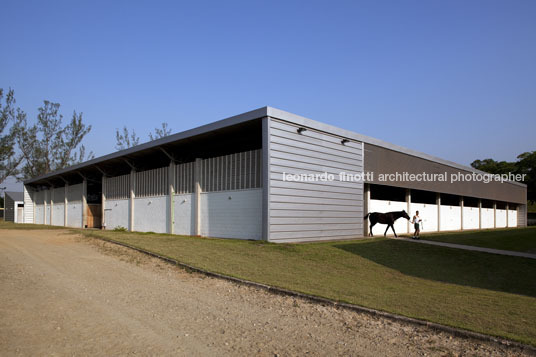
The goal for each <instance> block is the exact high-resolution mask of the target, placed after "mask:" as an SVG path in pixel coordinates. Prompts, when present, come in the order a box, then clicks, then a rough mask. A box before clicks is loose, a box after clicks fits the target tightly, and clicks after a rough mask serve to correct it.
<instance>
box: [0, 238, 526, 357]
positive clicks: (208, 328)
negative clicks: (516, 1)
mask: <svg viewBox="0 0 536 357" xmlns="http://www.w3.org/2000/svg"><path fill="white" fill-rule="evenodd" d="M526 353H527V352H524V351H522V350H519V349H515V348H508V347H506V346H499V345H496V344H493V343H484V342H481V341H475V340H471V339H464V338H459V337H455V336H452V335H449V334H447V333H438V332H436V331H434V330H430V329H428V328H425V327H417V326H413V325H410V324H404V323H400V322H393V321H390V320H386V319H382V318H377V317H372V316H370V315H368V314H362V313H356V312H352V311H348V310H344V309H337V308H334V307H331V306H322V305H319V304H314V303H310V302H306V301H302V300H299V299H294V298H291V297H285V296H279V295H273V294H270V293H268V292H266V291H263V290H259V289H256V288H251V287H246V286H242V285H238V284H234V283H231V282H228V281H224V280H221V279H215V278H208V277H205V276H204V275H201V274H195V273H188V272H186V271H184V270H182V269H180V268H177V267H174V266H172V265H169V264H167V263H165V262H162V261H161V260H158V259H156V258H151V257H148V256H146V255H144V254H141V253H138V252H135V251H133V250H130V249H128V248H124V247H120V246H117V245H113V244H110V243H106V242H102V241H99V240H95V239H89V238H82V237H78V236H75V235H72V234H71V233H68V232H65V231H49V230H47V231H33V230H32V231H23V230H0V355H3V356H5V355H32V356H33V355H78V354H83V355H86V354H100V355H102V354H106V355H125V354H141V355H177V354H179V355H186V354H187V355H253V354H255V355H261V356H286V355H306V354H307V355H312V356H320V355H322V356H325V355H329V356H336V355H359V356H378V355H380V356H401V355H422V356H425V355H434V356H436V355H437V356H456V355H476V356H484V355H485V356H505V355H507V356H519V355H524V354H526Z"/></svg>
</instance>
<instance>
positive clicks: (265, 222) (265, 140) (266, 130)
mask: <svg viewBox="0 0 536 357" xmlns="http://www.w3.org/2000/svg"><path fill="white" fill-rule="evenodd" d="M270 121H271V119H270V118H269V117H264V118H262V239H263V240H265V241H270V137H271V134H270V131H271V128H270Z"/></svg>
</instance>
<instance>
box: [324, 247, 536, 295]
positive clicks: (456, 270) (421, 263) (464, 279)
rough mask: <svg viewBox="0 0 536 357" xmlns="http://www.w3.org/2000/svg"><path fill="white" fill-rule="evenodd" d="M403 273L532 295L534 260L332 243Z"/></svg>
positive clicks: (448, 250)
mask: <svg viewBox="0 0 536 357" xmlns="http://www.w3.org/2000/svg"><path fill="white" fill-rule="evenodd" d="M334 247H336V248H338V249H342V250H344V251H346V252H349V253H352V254H356V255H359V256H360V257H363V258H365V259H368V260H370V261H372V262H374V263H377V264H381V265H383V266H385V267H388V268H391V269H394V270H397V271H399V272H401V273H403V274H405V275H410V276H413V277H417V278H422V279H428V280H434V281H440V282H444V283H451V284H457V285H465V286H471V287H476V288H482V289H488V290H495V291H502V292H507V293H514V294H521V295H527V296H532V297H536V281H535V280H534V277H535V276H536V260H534V259H526V258H518V257H509V256H501V255H495V254H488V253H481V252H471V251H464V250H461V249H451V248H445V247H435V246H431V245H426V244H415V243H411V242H403V241H396V240H393V239H382V238H380V239H378V240H374V241H370V242H356V243H344V244H334Z"/></svg>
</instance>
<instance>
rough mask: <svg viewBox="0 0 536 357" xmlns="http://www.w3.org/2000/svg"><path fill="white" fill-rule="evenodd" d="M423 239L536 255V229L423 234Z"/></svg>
mask: <svg viewBox="0 0 536 357" xmlns="http://www.w3.org/2000/svg"><path fill="white" fill-rule="evenodd" d="M422 239H426V240H432V241H436V242H446V243H455V244H465V245H472V246H476V247H486V248H493V249H503V250H513V251H517V252H525V253H534V254H536V227H528V228H511V229H498V230H484V231H473V232H452V233H432V234H426V233H425V234H422Z"/></svg>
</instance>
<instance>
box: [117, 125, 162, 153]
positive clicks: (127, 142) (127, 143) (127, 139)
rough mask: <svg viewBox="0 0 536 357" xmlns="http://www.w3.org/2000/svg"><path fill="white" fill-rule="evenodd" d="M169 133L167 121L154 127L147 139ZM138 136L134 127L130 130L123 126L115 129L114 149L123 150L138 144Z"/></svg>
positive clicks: (158, 137) (157, 137) (154, 138)
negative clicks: (160, 125)
mask: <svg viewBox="0 0 536 357" xmlns="http://www.w3.org/2000/svg"><path fill="white" fill-rule="evenodd" d="M169 134H171V128H170V127H169V126H168V123H162V127H160V128H155V129H154V133H152V132H151V133H149V140H151V141H152V140H156V139H160V138H163V137H166V136H168V135H169ZM139 142H140V138H139V137H138V136H137V135H136V132H135V131H134V129H132V132H131V131H130V130H129V129H128V128H127V127H126V126H124V127H123V130H121V131H120V130H119V129H115V149H116V150H124V149H128V148H130V147H133V146H136V145H138V144H139Z"/></svg>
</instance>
